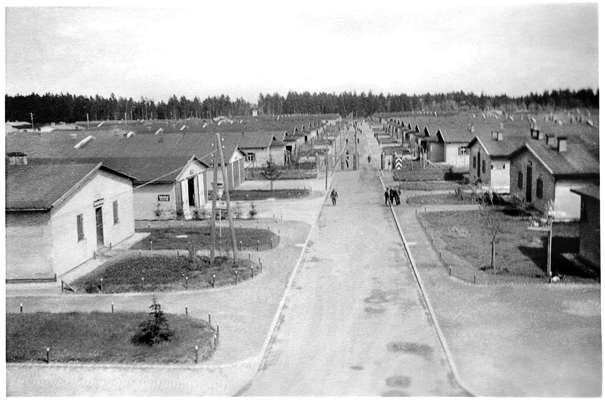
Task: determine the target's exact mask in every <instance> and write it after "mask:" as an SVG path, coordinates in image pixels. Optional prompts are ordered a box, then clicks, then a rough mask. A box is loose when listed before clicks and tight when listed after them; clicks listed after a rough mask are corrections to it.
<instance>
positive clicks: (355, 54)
mask: <svg viewBox="0 0 605 400" xmlns="http://www.w3.org/2000/svg"><path fill="white" fill-rule="evenodd" d="M284 3H286V2H284ZM164 4H170V2H164ZM348 4H350V5H348ZM345 5H348V6H347V7H345ZM411 5H415V6H414V7H411ZM597 14H598V13H597V6H596V4H577V3H576V4H560V3H559V4H555V5H553V4H538V5H528V4H513V5H504V4H503V3H500V4H498V5H492V6H486V5H482V4H479V3H474V4H472V3H466V4H463V5H460V4H459V5H457V6H448V5H447V3H440V4H433V3H429V5H427V6H424V5H423V2H420V1H417V2H413V3H406V4H403V3H400V2H381V1H367V0H366V1H363V2H354V3H329V2H327V1H317V2H315V3H309V2H307V1H300V2H293V3H290V2H288V4H280V3H274V2H263V1H250V2H243V1H242V2H218V1H214V2H211V3H205V5H204V8H196V9H157V8H8V9H7V10H6V36H5V40H6V92H7V93H8V94H16V93H30V92H38V93H42V92H47V91H48V92H70V93H78V94H85V95H92V94H96V93H99V94H102V95H109V94H110V93H111V92H114V93H116V95H121V96H132V97H134V98H138V97H140V96H146V97H151V98H154V99H157V100H159V99H165V98H167V97H168V96H170V95H171V94H173V93H175V94H177V95H179V96H180V95H185V96H188V97H193V96H195V95H197V96H200V97H201V98H204V97H206V96H209V95H216V94H220V93H225V94H229V95H230V96H232V97H238V96H243V97H245V98H246V99H247V100H250V101H256V99H257V98H258V93H259V92H261V91H262V92H263V93H266V92H275V91H277V92H280V93H282V94H285V93H286V92H287V91H288V90H297V91H302V90H308V91H329V92H331V91H336V92H339V91H343V90H350V91H353V90H356V91H358V92H360V91H368V90H372V91H373V92H375V93H376V92H381V91H382V92H385V93H386V92H391V93H400V92H406V93H421V92H422V93H424V92H440V91H454V90H464V91H474V92H476V93H479V92H481V91H483V92H485V93H488V94H495V93H503V92H506V93H508V94H512V95H520V94H525V93H528V92H529V91H543V90H544V89H554V88H572V89H578V88H583V87H590V88H593V89H596V88H597V87H598V64H597V61H598V41H597V25H598V15H597Z"/></svg>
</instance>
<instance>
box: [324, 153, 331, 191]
mask: <svg viewBox="0 0 605 400" xmlns="http://www.w3.org/2000/svg"><path fill="white" fill-rule="evenodd" d="M324 166H325V167H326V185H325V187H326V188H325V190H326V191H328V169H329V168H330V166H329V165H328V153H327V152H326V154H325V156H324Z"/></svg>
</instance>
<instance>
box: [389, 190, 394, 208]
mask: <svg viewBox="0 0 605 400" xmlns="http://www.w3.org/2000/svg"><path fill="white" fill-rule="evenodd" d="M389 200H390V201H391V205H394V204H395V189H393V188H392V187H390V188H389Z"/></svg>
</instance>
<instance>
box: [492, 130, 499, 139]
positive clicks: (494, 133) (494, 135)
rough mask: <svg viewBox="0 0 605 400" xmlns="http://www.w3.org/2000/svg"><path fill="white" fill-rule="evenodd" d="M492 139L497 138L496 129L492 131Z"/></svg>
mask: <svg viewBox="0 0 605 400" xmlns="http://www.w3.org/2000/svg"><path fill="white" fill-rule="evenodd" d="M492 139H493V140H498V131H492Z"/></svg>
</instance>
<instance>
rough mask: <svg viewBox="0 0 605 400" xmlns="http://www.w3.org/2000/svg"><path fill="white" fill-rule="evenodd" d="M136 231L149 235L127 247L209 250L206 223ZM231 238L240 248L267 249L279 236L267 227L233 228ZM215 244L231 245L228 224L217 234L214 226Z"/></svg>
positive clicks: (275, 244) (221, 246)
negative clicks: (148, 233) (204, 224)
mask: <svg viewBox="0 0 605 400" xmlns="http://www.w3.org/2000/svg"><path fill="white" fill-rule="evenodd" d="M137 231H138V232H150V235H149V236H148V237H146V238H145V239H143V240H140V241H138V242H137V243H135V244H134V245H133V246H132V247H131V248H132V249H135V250H150V249H152V248H153V250H187V249H190V248H191V247H192V246H193V247H195V249H196V250H200V249H210V246H211V244H212V241H211V240H210V239H211V238H210V226H196V227H172V228H150V229H140V230H137ZM179 236H180V237H179ZM235 237H236V240H237V246H238V248H239V249H241V250H257V249H258V250H269V249H272V248H274V247H277V245H278V244H279V236H278V235H276V234H275V233H273V232H272V231H270V230H268V229H257V228H240V227H236V228H235ZM240 242H241V244H240ZM216 243H217V244H216V245H217V247H218V248H220V249H229V248H231V236H230V233H229V228H228V227H224V226H223V227H222V234H221V237H219V229H218V226H217V227H216ZM152 246H153V247H152Z"/></svg>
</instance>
